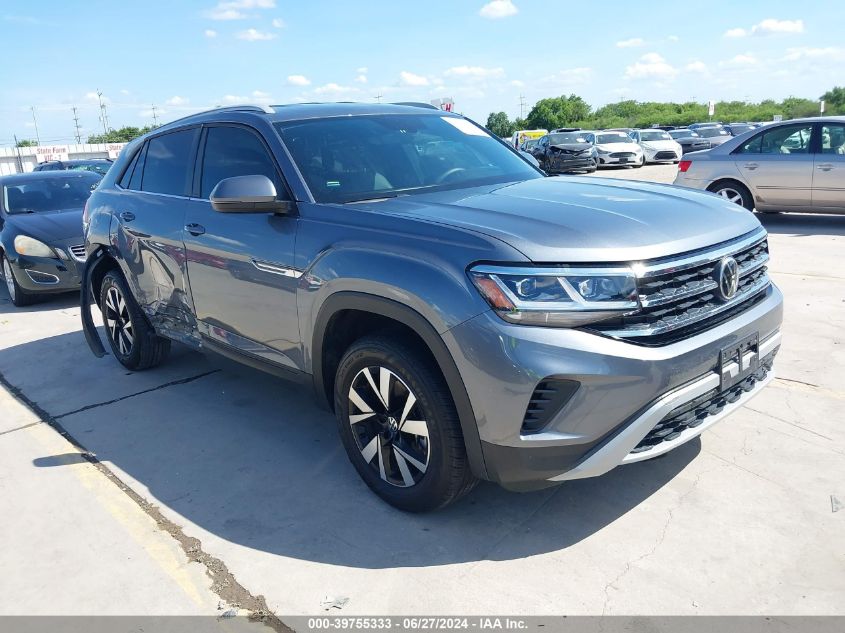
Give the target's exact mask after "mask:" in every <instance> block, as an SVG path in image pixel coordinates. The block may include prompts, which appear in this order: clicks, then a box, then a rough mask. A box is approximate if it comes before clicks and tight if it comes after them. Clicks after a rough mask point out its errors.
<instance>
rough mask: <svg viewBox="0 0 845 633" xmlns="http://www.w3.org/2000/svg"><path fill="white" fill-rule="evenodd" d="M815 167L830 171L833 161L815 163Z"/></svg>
mask: <svg viewBox="0 0 845 633" xmlns="http://www.w3.org/2000/svg"><path fill="white" fill-rule="evenodd" d="M816 169H821V170H822V171H830V170H831V169H833V163H822V164H821V165H816Z"/></svg>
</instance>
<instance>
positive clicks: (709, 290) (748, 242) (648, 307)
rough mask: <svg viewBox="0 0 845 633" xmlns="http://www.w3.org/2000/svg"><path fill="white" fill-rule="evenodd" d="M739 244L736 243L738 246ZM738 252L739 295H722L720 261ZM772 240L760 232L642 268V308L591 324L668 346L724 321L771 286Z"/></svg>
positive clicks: (638, 340)
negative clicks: (769, 264) (719, 273)
mask: <svg viewBox="0 0 845 633" xmlns="http://www.w3.org/2000/svg"><path fill="white" fill-rule="evenodd" d="M732 244H733V245H732ZM728 255H730V256H732V257H733V258H734V259H735V260H736V262H737V264H738V266H739V273H740V277H739V284H738V287H737V291H736V294H735V295H734V296H733V297H732V298H731V299H730V300H728V301H724V300H722V299H721V298H720V297H719V296H718V294H717V288H718V282H717V280H716V274H717V268H718V264H719V262H720V261H721V260H722V258H724V257H725V256H728ZM768 261H769V245H768V241H767V239H766V236H765V234H762V235H761V234H756V236H752V237H750V238H744V239H741V240H738V241H734V242H732V243H727V244H722V245H719V246H717V247H714V248H712V249H709V250H707V251H704V252H699V253H693V254H690V255H686V256H684V257H674V258H671V259H668V260H663V261H660V262H655V263H646V264H644V265H642V266H640V267H639V273H638V279H637V291H638V294H639V298H640V304H641V306H642V308H641V309H640V310H638V311H636V312H633V313H631V314H628V315H624V316H621V317H616V318H613V319H608V320H606V321H602V322H600V323H597V324H595V325H592V326H591V329H592V330H594V331H598V332H601V333H603V334H606V335H608V336H614V337H617V338H624V339H629V340H631V341H632V342H636V343H641V344H643V345H664V344H667V343H671V342H674V341H677V340H680V339H683V338H686V337H687V336H691V335H693V334H696V333H698V332H701V331H703V330H705V329H708V328H710V327H713V326H715V325H717V324H719V323H722V322H724V321H725V320H727V319H728V318H730V317H732V316H734V315H735V314H738V313H739V312H742V311H744V310H747V309H748V308H750V307H751V306H752V305H754V304H756V303H757V302H758V301H759V300H760V299H762V297H763V296H764V294H765V290H766V289H767V288H768V286H769V285H770V283H771V282H770V281H769V276H768V274H767V272H766V264H767V262H768Z"/></svg>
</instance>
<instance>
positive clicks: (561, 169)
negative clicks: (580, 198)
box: [552, 156, 597, 174]
mask: <svg viewBox="0 0 845 633" xmlns="http://www.w3.org/2000/svg"><path fill="white" fill-rule="evenodd" d="M596 167H597V164H596V160H595V159H594V158H593V157H591V156H586V157H581V156H579V157H577V158H570V159H567V160H558V161H557V162H556V163H555V167H554V169H553V170H552V171H553V172H554V173H559V174H563V173H567V172H570V171H587V170H589V171H592V170H594V169H596Z"/></svg>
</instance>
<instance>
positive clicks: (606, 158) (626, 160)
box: [598, 154, 643, 165]
mask: <svg viewBox="0 0 845 633" xmlns="http://www.w3.org/2000/svg"><path fill="white" fill-rule="evenodd" d="M642 160H643V155H642V154H634V155H633V156H627V157H622V156H612V155H610V154H599V155H598V161H599V163H598V164H599V165H639V164H640V161H642Z"/></svg>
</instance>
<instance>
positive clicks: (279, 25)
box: [273, 18, 287, 29]
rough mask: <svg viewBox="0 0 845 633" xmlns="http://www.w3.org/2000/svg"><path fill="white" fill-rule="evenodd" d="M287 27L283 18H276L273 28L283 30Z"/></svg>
mask: <svg viewBox="0 0 845 633" xmlns="http://www.w3.org/2000/svg"><path fill="white" fill-rule="evenodd" d="M285 26H287V25H286V24H285V21H284V20H283V19H282V18H274V19H273V28H275V29H283V28H285Z"/></svg>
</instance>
